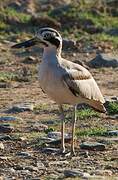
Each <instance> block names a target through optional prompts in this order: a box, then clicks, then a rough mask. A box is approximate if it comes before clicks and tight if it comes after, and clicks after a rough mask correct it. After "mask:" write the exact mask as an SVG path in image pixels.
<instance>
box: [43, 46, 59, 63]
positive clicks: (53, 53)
mask: <svg viewBox="0 0 118 180" xmlns="http://www.w3.org/2000/svg"><path fill="white" fill-rule="evenodd" d="M55 57H58V59H61V48H58V49H57V48H56V47H53V46H52V47H45V48H44V51H43V60H44V61H46V60H48V59H52V60H53V59H54V58H55Z"/></svg>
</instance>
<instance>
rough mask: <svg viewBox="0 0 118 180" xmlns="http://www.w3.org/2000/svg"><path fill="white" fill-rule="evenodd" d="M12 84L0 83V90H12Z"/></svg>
mask: <svg viewBox="0 0 118 180" xmlns="http://www.w3.org/2000/svg"><path fill="white" fill-rule="evenodd" d="M10 86H11V84H10V83H8V82H0V88H10Z"/></svg>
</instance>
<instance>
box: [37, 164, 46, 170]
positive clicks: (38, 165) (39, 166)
mask: <svg viewBox="0 0 118 180" xmlns="http://www.w3.org/2000/svg"><path fill="white" fill-rule="evenodd" d="M37 167H38V169H39V170H43V169H46V167H45V165H44V164H43V163H42V162H37Z"/></svg>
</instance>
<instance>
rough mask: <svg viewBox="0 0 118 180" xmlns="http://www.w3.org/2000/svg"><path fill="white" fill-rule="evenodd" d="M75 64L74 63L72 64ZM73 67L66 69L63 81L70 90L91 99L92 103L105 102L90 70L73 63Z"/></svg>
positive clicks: (76, 94)
mask: <svg viewBox="0 0 118 180" xmlns="http://www.w3.org/2000/svg"><path fill="white" fill-rule="evenodd" d="M72 64H73V65H72ZM72 64H71V67H70V69H69V67H68V68H67V69H66V72H65V74H63V77H62V78H63V81H64V83H65V84H66V86H67V87H68V88H69V89H70V91H71V92H72V93H73V94H74V95H75V96H76V97H77V96H82V97H83V98H85V99H88V100H91V101H90V104H91V105H92V106H93V104H96V105H95V106H98V105H99V104H103V103H104V102H105V101H104V98H103V96H102V94H101V91H100V89H99V87H98V85H97V83H96V82H95V80H94V79H93V77H92V75H91V74H90V72H89V71H88V70H87V69H85V68H84V67H82V66H80V65H77V64H74V63H72Z"/></svg>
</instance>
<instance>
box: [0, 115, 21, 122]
mask: <svg viewBox="0 0 118 180" xmlns="http://www.w3.org/2000/svg"><path fill="white" fill-rule="evenodd" d="M17 119H18V118H17V117H14V116H1V117H0V121H16V120H17Z"/></svg>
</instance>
